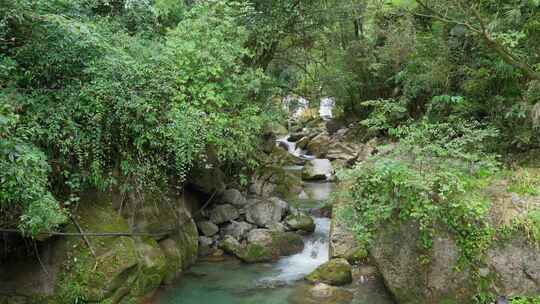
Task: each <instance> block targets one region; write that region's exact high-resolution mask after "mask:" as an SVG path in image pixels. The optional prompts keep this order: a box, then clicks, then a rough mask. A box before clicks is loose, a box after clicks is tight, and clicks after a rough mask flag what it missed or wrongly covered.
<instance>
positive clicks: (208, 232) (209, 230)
mask: <svg viewBox="0 0 540 304" xmlns="http://www.w3.org/2000/svg"><path fill="white" fill-rule="evenodd" d="M197 227H198V228H199V232H200V233H201V234H202V235H204V236H213V235H215V234H216V233H218V232H219V227H218V226H217V225H216V224H214V223H212V222H210V221H202V222H198V223H197Z"/></svg>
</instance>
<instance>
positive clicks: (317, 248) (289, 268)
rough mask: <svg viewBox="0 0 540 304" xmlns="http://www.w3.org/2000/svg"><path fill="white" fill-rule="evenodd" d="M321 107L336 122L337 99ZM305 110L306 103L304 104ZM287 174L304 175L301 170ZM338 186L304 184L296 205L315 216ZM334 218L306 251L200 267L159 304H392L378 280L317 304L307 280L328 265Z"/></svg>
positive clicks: (319, 225) (320, 224) (324, 221)
mask: <svg viewBox="0 0 540 304" xmlns="http://www.w3.org/2000/svg"><path fill="white" fill-rule="evenodd" d="M323 101H324V102H322V103H321V116H323V115H324V116H326V118H329V117H331V115H332V114H331V113H332V112H331V111H332V107H333V105H334V102H333V100H332V99H328V100H323ZM301 104H302V106H304V104H303V103H301ZM278 144H280V145H281V146H283V147H284V148H286V149H287V150H288V151H289V153H291V154H293V155H295V156H296V157H298V158H300V159H305V160H310V159H313V157H312V156H309V155H306V154H305V153H304V151H301V150H300V149H297V148H296V145H295V143H294V142H289V141H288V140H287V137H284V138H282V139H279V140H278ZM285 169H286V170H288V171H290V172H293V173H298V174H300V172H301V170H302V166H289V167H286V168H285ZM334 189H335V184H334V183H314V182H306V183H304V192H303V193H302V195H301V198H300V199H298V200H296V201H294V202H291V205H293V206H294V207H296V208H299V209H302V210H306V211H310V210H314V209H318V208H320V207H322V206H323V205H324V202H325V201H326V200H327V199H328V197H329V196H330V194H331V193H332V192H333V191H334ZM330 222H331V220H330V219H329V218H324V217H320V216H315V224H316V228H315V232H314V233H313V234H311V235H308V236H305V237H304V244H305V246H304V250H303V251H302V252H300V253H298V254H295V255H292V256H289V257H283V258H281V259H280V260H279V261H277V262H275V263H267V264H253V265H247V264H242V263H241V262H239V261H237V260H235V259H229V260H226V261H224V262H199V263H197V264H196V265H194V266H193V267H192V268H191V270H190V271H189V272H188V273H186V274H185V275H184V276H183V277H182V278H181V280H180V281H179V282H177V284H175V285H173V286H169V287H167V288H165V289H163V290H162V291H161V292H160V293H159V295H158V297H157V299H156V301H155V302H154V303H155V304H315V303H316V304H392V303H393V302H392V300H391V298H390V297H389V295H388V293H387V292H386V290H385V289H384V286H383V285H382V283H381V282H380V281H379V280H373V279H371V278H370V279H367V276H366V279H364V277H363V276H362V275H360V280H356V281H355V282H354V283H353V284H352V285H351V286H348V287H346V288H344V290H347V293H348V294H351V295H353V297H352V300H351V298H350V297H349V298H347V300H345V301H344V300H343V299H341V300H339V299H321V300H319V299H317V300H313V299H312V298H310V297H309V295H308V294H307V293H306V292H307V290H308V289H307V288H305V287H306V285H307V284H306V282H305V281H304V280H303V278H304V277H305V276H306V275H308V274H309V273H311V272H312V271H313V270H315V269H316V268H317V267H318V266H319V265H321V264H323V263H325V262H326V261H328V259H329V234H330Z"/></svg>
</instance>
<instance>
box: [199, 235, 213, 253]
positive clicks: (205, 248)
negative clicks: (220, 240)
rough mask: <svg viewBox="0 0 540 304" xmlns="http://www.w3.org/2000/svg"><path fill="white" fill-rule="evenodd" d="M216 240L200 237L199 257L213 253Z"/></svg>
mask: <svg viewBox="0 0 540 304" xmlns="http://www.w3.org/2000/svg"><path fill="white" fill-rule="evenodd" d="M213 243H214V240H212V239H211V238H209V237H206V236H200V237H199V256H207V255H209V254H210V253H211V252H212V244H213Z"/></svg>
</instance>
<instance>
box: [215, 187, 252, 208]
mask: <svg viewBox="0 0 540 304" xmlns="http://www.w3.org/2000/svg"><path fill="white" fill-rule="evenodd" d="M221 201H222V202H223V203H225V204H231V205H234V206H237V207H242V206H244V205H245V204H246V203H247V200H246V198H245V197H244V196H243V195H242V193H240V191H238V190H236V189H227V190H225V191H224V192H223V195H222V196H221Z"/></svg>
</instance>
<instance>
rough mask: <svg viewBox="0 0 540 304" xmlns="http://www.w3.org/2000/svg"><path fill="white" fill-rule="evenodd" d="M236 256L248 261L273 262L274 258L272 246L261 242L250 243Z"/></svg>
mask: <svg viewBox="0 0 540 304" xmlns="http://www.w3.org/2000/svg"><path fill="white" fill-rule="evenodd" d="M236 256H237V257H238V258H239V259H240V260H242V261H243V262H246V263H262V262H271V261H272V260H273V259H274V255H273V253H272V248H269V247H265V246H263V245H261V244H248V245H247V246H245V247H243V248H242V249H241V250H239V251H238V252H237V254H236Z"/></svg>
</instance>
